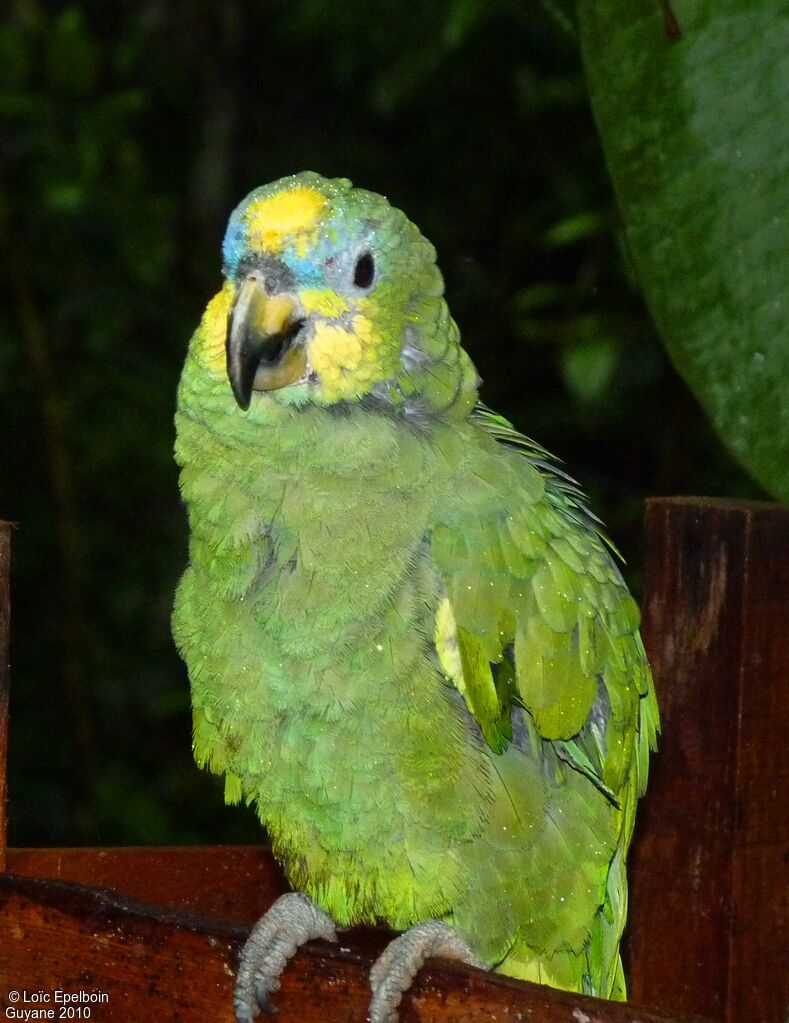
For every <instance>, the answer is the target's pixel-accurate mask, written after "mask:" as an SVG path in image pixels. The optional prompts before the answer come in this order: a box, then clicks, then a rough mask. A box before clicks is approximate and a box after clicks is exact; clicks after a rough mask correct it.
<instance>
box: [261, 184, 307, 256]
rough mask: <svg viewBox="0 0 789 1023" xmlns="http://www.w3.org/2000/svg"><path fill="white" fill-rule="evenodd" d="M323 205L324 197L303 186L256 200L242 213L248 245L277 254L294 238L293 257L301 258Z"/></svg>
mask: <svg viewBox="0 0 789 1023" xmlns="http://www.w3.org/2000/svg"><path fill="white" fill-rule="evenodd" d="M325 205H326V196H324V195H321V193H320V192H318V191H316V190H315V189H314V188H307V187H304V186H302V187H299V188H290V189H288V190H287V191H285V192H278V193H277V194H276V195H271V196H269V197H268V198H266V199H256V200H255V202H253V203H250V205H249V208H248V209H247V211H246V213H245V214H244V219H245V220H246V222H247V225H248V226H247V240H248V244H249V245H250V247H252V248H256V249H262V250H263V251H264V252H270V253H272V255H277V254H279V253H280V252H282V250H283V248H284V247H285V244H286V242H287V241H289V240H290V239H294V240H295V241H296V253H297V255H299V256H303V255H304V254H305V252H306V250H307V246H308V244H309V242H310V240H311V237H312V235H313V234H314V229H315V227H316V226H317V224H318V221H319V220H320V216H321V213H322V212H323V208H324V207H325Z"/></svg>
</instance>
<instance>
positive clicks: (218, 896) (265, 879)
mask: <svg viewBox="0 0 789 1023" xmlns="http://www.w3.org/2000/svg"><path fill="white" fill-rule="evenodd" d="M8 871H9V873H12V874H23V875H26V876H27V877H49V878H56V879H58V880H63V881H74V882H77V883H78V884H83V885H91V886H93V887H98V888H114V889H116V890H117V891H119V892H122V893H123V894H124V895H127V896H129V897H130V898H132V899H137V900H139V901H140V902H148V903H153V904H155V905H158V906H169V907H171V908H177V909H184V910H188V911H189V912H192V913H199V914H201V915H205V916H216V917H222V918H224V919H225V920H232V921H234V922H235V923H239V924H248V925H251V924H253V923H255V921H256V920H258V919H259V917H261V916H262V915H263V913H264V912H265V910H266V909H267V908H268V906H270V905H271V903H272V902H273V901H274V900H275V899H276V898H277V897H278V896H280V895H282V893H283V892H286V891H288V890H289V889H288V885H287V882H286V881H285V877H284V875H283V873H282V869H281V868H280V866H279V864H278V863H277V862H276V860H275V859H274V857H273V856H272V855H271V850H270V849H269V848H268V847H267V846H262V845H261V846H251V845H234V846H175V847H173V846H158V847H154V848H145V847H135V848H130V849H9V850H8Z"/></svg>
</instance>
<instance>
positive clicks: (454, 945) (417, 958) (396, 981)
mask: <svg viewBox="0 0 789 1023" xmlns="http://www.w3.org/2000/svg"><path fill="white" fill-rule="evenodd" d="M430 956H442V957H443V958H444V959H458V960H460V962H463V963H467V964H468V965H469V966H476V967H478V968H479V969H481V970H484V969H486V966H485V964H484V963H483V962H482V961H481V960H480V959H478V958H477V956H476V955H475V954H474V953H473V952H472V951H471V948H470V947H469V945H468V944H467V942H466V941H465V939H464V938H463V937H462V936H461V935H460V934H459V933H458V932H457V931H456V930H455V929H454V927H450V925H449V924H446V923H444V922H443V920H425V921H424V922H423V923H420V924H416V926H414V927H412V928H411V929H410V930H408V931H406V932H405V934H401V935H400V937H399V938H395V939H394V941H390V942H389V944H388V945H387V946H386V948H385V949H384V950H383V952H382V953H381V955H380V956H379V957H378V959H376V961H375V962H374V963H373V967H372V969H371V970H370V987H371V988H372V991H373V997H372V1000H371V1001H370V1012H369V1019H370V1023H397V1018H398V1017H397V1008H398V1006H399V1005H400V1002H401V1001H402V998H403V993H404V992H405V991H407V990H408V988H409V987H410V986H411V984H412V983H413V980H414V977H415V976H416V975H417V973H418V972H419V970H420V969H421V968H422V965H423V964H424V961H425V959H429V958H430Z"/></svg>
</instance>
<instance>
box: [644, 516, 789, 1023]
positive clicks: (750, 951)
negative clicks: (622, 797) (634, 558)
mask: <svg viewBox="0 0 789 1023" xmlns="http://www.w3.org/2000/svg"><path fill="white" fill-rule="evenodd" d="M646 543H647V549H646V560H645V568H644V575H645V599H644V639H645V642H646V646H647V649H648V651H649V654H650V658H651V661H652V666H653V670H654V673H655V679H656V684H657V688H658V697H659V700H660V705H661V714H662V720H663V734H662V737H661V742H660V752H659V754H658V756H657V757H656V758H655V759H654V760H653V772H652V779H651V781H650V787H649V791H648V793H647V797H646V799H645V800H644V802H643V804H642V807H641V813H640V818H639V822H638V825H637V835H636V840H635V842H634V845H633V849H632V853H631V860H630V877H631V892H632V898H631V910H630V923H629V926H628V931H627V938H626V952H627V963H628V968H629V974H630V978H631V994H632V997H633V998H634V999H635V1000H636V1001H642V1002H647V1003H652V1004H657V1005H661V1006H663V1007H665V1008H667V1009H672V1010H677V1011H684V1012H704V1013H705V1014H707V1015H711V1016H714V1017H715V1018H718V1019H721V1020H727V1021H730V1023H735V1021H736V1023H740V1021H744V1020H753V1021H757V1020H758V1021H759V1023H785V1020H786V1018H787V1008H789V760H788V759H787V756H786V752H785V746H786V739H787V734H788V733H789V508H782V507H777V506H774V505H766V504H759V503H755V502H734V501H722V500H721V501H712V500H709V499H695V498H675V499H662V500H656V501H650V502H649V503H648V506H647V514H646Z"/></svg>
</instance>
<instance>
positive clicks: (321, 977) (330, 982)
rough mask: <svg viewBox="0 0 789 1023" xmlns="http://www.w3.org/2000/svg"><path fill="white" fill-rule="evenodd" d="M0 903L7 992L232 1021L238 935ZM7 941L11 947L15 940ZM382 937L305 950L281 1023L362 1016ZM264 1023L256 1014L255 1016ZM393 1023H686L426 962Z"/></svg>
mask: <svg viewBox="0 0 789 1023" xmlns="http://www.w3.org/2000/svg"><path fill="white" fill-rule="evenodd" d="M0 906H2V912H3V915H4V917H6V919H10V920H13V925H14V929H15V931H16V934H13V933H12V934H11V935H9V937H10V938H11V940H10V941H8V940H7V941H6V942H5V943H4V944H5V948H4V954H5V961H4V963H3V966H2V968H0V972H2V974H3V975H4V978H3V979H4V981H5V982H6V984H13V985H14V988H15V990H18V991H22V990H27V991H29V992H33V991H39V990H43V991H47V992H53V998H54V992H55V991H57V990H58V989H60V990H63V991H68V992H78V991H83V992H85V993H87V994H90V993H91V992H100V993H101V994H102V995H106V996H107V1001H106V1002H99V1003H94V1008H93V1014H92V1018H93V1019H95V1020H106V1019H124V1020H145V1019H155V1020H165V1019H167V1020H170V1019H172V1020H176V1019H177V1020H178V1021H179V1023H206V1021H208V1020H210V1021H212V1023H232V1021H233V1011H232V1003H233V997H232V996H233V974H234V969H235V962H236V958H237V954H238V950H239V948H240V945H241V943H242V942H243V940H244V938H245V937H246V934H247V928H245V927H241V926H239V925H236V924H232V923H229V922H225V921H220V920H217V919H215V918H211V917H199V916H194V915H191V914H187V913H183V912H177V911H174V910H169V911H162V910H159V909H157V908H155V907H153V906H150V905H146V904H142V903H138V902H133V901H131V900H130V899H128V898H125V897H124V896H120V895H118V894H117V893H116V892H112V891H109V890H107V889H101V888H85V887H82V886H79V885H74V884H69V883H66V882H63V881H51V880H42V879H38V878H22V877H15V876H11V875H6V876H5V877H4V878H0ZM15 937H16V940H14V938H15ZM388 937H389V935H388V934H387V932H375V931H372V930H364V929H361V928H356V929H354V930H353V931H351V932H349V933H347V934H345V933H343V934H342V935H341V938H340V944H339V947H335V946H333V945H329V944H326V943H324V942H311V943H310V944H309V945H308V946H307V947H306V948H304V949H303V950H301V951H300V952H299V953H298V954H297V955H296V957H295V959H294V960H293V962H292V963H291V964H290V965H289V966H288V968H287V970H286V971H285V974H284V975H283V979H282V989H281V991H280V992H279V993H278V995H277V996H276V998H275V1001H276V1003H277V1004H278V1006H279V1007H280V1013H279V1014H278V1017H277V1018H278V1020H279V1021H281V1023H291V1021H292V1023H325V1021H326V1020H347V1021H348V1023H363V1021H364V1020H366V1018H367V1004H368V1001H369V997H370V990H369V987H368V982H367V974H368V971H369V968H370V964H371V962H372V960H373V957H374V956H375V955H376V954H377V953H378V952H379V951H381V949H382V948H383V945H384V943H385V942H386V940H387V938H388ZM264 1018H265V1017H264ZM400 1018H401V1023H414V1021H421V1023H438V1021H447V1023H448V1021H457V1023H460V1021H461V1020H462V1021H463V1023H492V1021H493V1020H501V1019H507V1020H513V1021H517V1020H523V1021H527V1020H528V1021H529V1023H692V1021H691V1019H690V1017H680V1016H677V1015H667V1014H665V1013H660V1012H651V1011H648V1010H641V1009H637V1008H633V1007H631V1006H629V1005H624V1004H621V1003H618V1004H617V1003H613V1002H602V1001H600V1000H598V999H594V998H584V997H581V996H578V995H568V994H565V993H563V992H559V991H553V990H551V989H549V988H546V987H542V986H540V985H538V984H526V983H520V982H518V981H513V980H509V979H508V978H506V977H498V976H493V975H491V974H488V973H483V972H482V971H480V970H472V969H469V968H466V967H461V966H458V965H456V964H454V963H447V962H445V961H442V960H438V959H432V960H429V962H428V963H427V964H426V966H425V968H424V969H423V970H422V971H420V974H419V976H418V978H417V981H416V983H415V984H414V987H413V988H412V989H411V991H410V992H409V994H408V996H407V998H406V999H405V1000H404V1004H403V1007H402V1011H401V1017H400Z"/></svg>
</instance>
